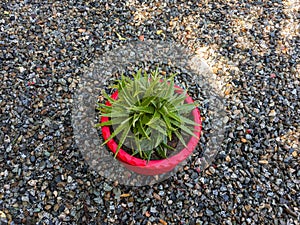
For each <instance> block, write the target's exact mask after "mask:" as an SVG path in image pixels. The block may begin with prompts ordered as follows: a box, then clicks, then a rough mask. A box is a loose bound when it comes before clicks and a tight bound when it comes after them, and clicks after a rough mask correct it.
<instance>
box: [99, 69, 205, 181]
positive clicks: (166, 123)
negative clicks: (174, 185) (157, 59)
mask: <svg viewBox="0 0 300 225" xmlns="http://www.w3.org/2000/svg"><path fill="white" fill-rule="evenodd" d="M174 77H175V74H171V75H170V76H168V77H166V76H164V77H163V76H162V75H160V74H159V72H158V69H156V70H155V71H152V72H151V73H149V74H148V73H146V72H145V73H143V74H142V72H141V70H139V71H137V72H136V73H135V74H133V77H132V78H129V77H127V76H124V75H122V76H121V79H120V80H117V81H116V82H117V84H116V85H114V88H116V90H115V91H114V92H113V94H112V95H111V96H109V95H108V94H107V93H106V92H105V91H104V92H103V93H102V94H103V96H104V98H105V99H106V102H105V103H98V108H97V109H98V110H99V111H100V116H101V121H100V123H98V124H97V125H96V126H97V127H101V129H102V135H103V138H104V140H105V141H104V144H106V145H107V146H108V148H109V149H110V150H111V151H112V152H113V153H114V155H115V157H116V158H117V159H118V160H119V161H120V162H121V163H123V165H124V166H125V167H126V168H128V169H130V170H132V171H134V172H136V173H139V174H144V175H157V174H162V173H166V172H168V171H171V170H173V169H174V168H175V167H176V165H178V164H179V163H180V162H182V161H183V160H185V159H186V158H187V157H188V156H189V155H190V154H191V153H192V151H193V150H194V149H195V147H196V146H197V143H198V141H199V137H200V132H201V128H202V127H201V117H200V112H199V110H198V108H197V107H196V106H195V104H194V101H193V99H192V98H191V97H190V96H189V95H188V94H187V93H186V91H185V90H183V89H181V88H180V87H178V86H177V85H175V84H174ZM190 117H191V118H193V119H190ZM180 146H181V147H180ZM178 148H180V149H179V151H178V150H177V149H178Z"/></svg>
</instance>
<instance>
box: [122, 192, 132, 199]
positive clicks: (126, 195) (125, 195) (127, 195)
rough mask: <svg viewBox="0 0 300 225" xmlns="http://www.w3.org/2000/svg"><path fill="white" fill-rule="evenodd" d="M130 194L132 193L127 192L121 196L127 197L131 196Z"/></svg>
mask: <svg viewBox="0 0 300 225" xmlns="http://www.w3.org/2000/svg"><path fill="white" fill-rule="evenodd" d="M129 196H130V194H128V193H126V194H121V195H120V197H121V198H127V197H129Z"/></svg>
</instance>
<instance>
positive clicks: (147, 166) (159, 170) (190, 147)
mask: <svg viewBox="0 0 300 225" xmlns="http://www.w3.org/2000/svg"><path fill="white" fill-rule="evenodd" d="M175 87H176V88H177V89H178V90H176V92H177V93H182V91H183V90H182V89H181V88H179V87H178V86H176V85H175ZM111 98H113V99H117V98H118V91H115V92H114V93H113V94H112V95H111ZM185 102H186V103H193V102H194V101H193V99H192V98H191V97H190V96H189V95H188V94H186V99H185ZM106 105H108V106H111V103H110V102H109V101H107V102H106ZM192 115H193V117H194V121H195V122H196V123H197V124H199V125H198V126H194V132H193V133H194V134H195V136H192V137H191V138H190V140H189V142H188V144H187V147H186V148H184V149H182V150H181V151H180V152H178V153H177V154H176V155H174V156H171V157H170V158H167V159H161V160H150V161H149V162H148V161H147V160H143V159H140V158H136V157H134V156H132V155H130V154H129V153H127V152H126V151H124V150H123V149H122V148H121V149H120V150H119V153H118V154H117V159H118V160H119V161H120V162H121V163H122V164H123V165H124V166H125V167H126V168H127V169H129V170H131V171H133V172H136V173H139V174H143V175H158V174H163V173H166V172H169V171H171V170H173V169H174V168H175V167H176V166H177V165H178V164H179V163H181V162H182V161H183V160H185V159H186V158H187V157H188V156H190V155H191V154H192V152H193V151H194V149H195V148H196V146H197V144H198V141H199V139H200V134H201V129H202V121H201V115H200V111H199V109H198V108H195V109H193V111H192ZM108 120H109V117H101V122H106V121H108ZM101 129H102V135H103V138H104V140H107V139H108V138H109V137H110V135H111V132H110V128H109V126H103V127H102V128H101ZM106 145H107V146H108V148H109V149H110V150H111V151H112V152H113V153H114V154H115V153H116V150H117V147H118V144H117V143H116V142H115V141H114V139H112V140H110V141H108V142H107V144H106Z"/></svg>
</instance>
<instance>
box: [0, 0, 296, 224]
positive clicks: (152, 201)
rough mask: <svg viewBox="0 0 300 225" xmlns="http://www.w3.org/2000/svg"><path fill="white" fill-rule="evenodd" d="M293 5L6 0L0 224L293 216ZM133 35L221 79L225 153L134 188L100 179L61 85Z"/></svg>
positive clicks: (1, 51)
mask: <svg viewBox="0 0 300 225" xmlns="http://www.w3.org/2000/svg"><path fill="white" fill-rule="evenodd" d="M299 5H300V2H299V0H282V1H280V0H278V1H276V0H274V1H264V0H262V1H240V2H236V1H225V0H223V1H222V0H218V1H217V0H216V1H202V2H196V1H194V2H192V1H176V0H170V1H165V2H159V1H147V2H146V1H126V3H122V2H119V1H97V0H95V1H69V2H64V1H57V2H55V3H49V2H41V1H37V2H35V1H30V0H25V1H22V2H16V1H4V2H2V3H1V8H0V15H1V17H0V24H1V27H0V29H1V32H0V60H1V61H0V63H1V64H0V65H1V67H0V81H1V90H0V93H1V95H0V106H1V108H0V110H1V114H0V127H1V128H0V224H6V223H8V224H126V225H127V224H147V225H149V224H153V225H154V224H162V225H165V224H217V225H218V224H227V225H231V224H243V225H246V224H275V225H277V224H282V225H286V224H290V225H297V224H299V221H300V204H299V202H300V194H299V193H300V191H299V187H300V168H299V167H300V166H299V159H300V144H299V139H300V126H299V123H300V119H299V114H300V103H299V102H300V100H299V98H300V75H299V74H300V64H299V63H300V60H299V58H300V52H299V51H300V45H299V44H300V37H299V32H300V26H299V20H300V6H299ZM131 40H141V41H142V40H164V41H173V42H178V43H181V44H182V45H183V46H185V47H188V48H189V49H190V50H191V51H193V52H195V53H196V54H198V55H199V56H201V57H202V58H204V59H205V60H206V62H207V63H208V64H209V65H210V66H211V68H212V70H213V72H214V73H215V74H216V75H217V76H219V77H221V78H222V79H223V80H224V86H225V89H224V95H225V96H226V100H227V105H226V107H227V113H228V123H227V126H226V129H227V130H226V137H225V140H224V143H223V146H224V147H223V149H222V151H220V152H219V154H218V156H217V157H216V159H215V160H214V161H213V164H212V165H211V166H210V167H209V168H208V169H207V170H205V171H203V172H202V171H201V172H200V173H199V171H197V168H195V167H194V166H193V165H192V163H191V162H188V163H187V165H186V166H185V167H184V168H183V169H181V170H180V171H179V172H178V173H177V174H176V175H174V176H173V177H171V178H169V179H167V180H165V181H163V182H160V183H158V184H155V185H153V186H151V187H150V186H145V187H128V186H124V185H120V184H118V183H117V182H107V181H106V180H105V179H104V178H103V177H101V176H100V175H99V174H98V173H96V172H95V171H93V170H91V169H89V168H88V165H87V164H86V163H85V161H84V160H83V157H82V155H81V154H80V150H79V149H78V148H77V147H76V145H75V140H74V137H73V133H72V126H71V106H72V94H73V93H74V90H75V89H76V87H77V85H78V83H79V82H80V77H81V76H82V74H83V72H84V69H85V68H86V67H89V65H90V63H91V62H92V60H93V59H94V58H96V57H97V56H99V55H101V54H102V53H104V52H105V51H108V50H111V49H114V48H115V47H116V46H121V45H123V44H126V42H128V41H131Z"/></svg>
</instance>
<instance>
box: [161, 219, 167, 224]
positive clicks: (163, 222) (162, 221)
mask: <svg viewBox="0 0 300 225" xmlns="http://www.w3.org/2000/svg"><path fill="white" fill-rule="evenodd" d="M159 222H160V223H161V224H162V225H168V223H167V222H166V221H164V220H163V219H159Z"/></svg>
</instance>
